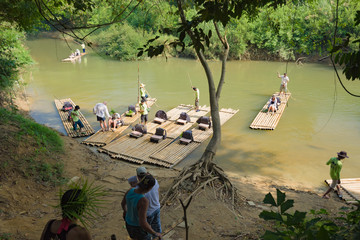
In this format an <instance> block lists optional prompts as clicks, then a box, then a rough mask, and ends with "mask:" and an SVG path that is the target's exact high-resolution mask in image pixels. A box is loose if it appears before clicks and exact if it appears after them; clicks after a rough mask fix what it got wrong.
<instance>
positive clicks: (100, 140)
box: [81, 98, 157, 147]
mask: <svg viewBox="0 0 360 240" xmlns="http://www.w3.org/2000/svg"><path fill="white" fill-rule="evenodd" d="M156 100H157V99H156V98H149V99H148V100H147V103H148V107H151V106H152V105H154V103H155V102H156ZM136 110H137V111H138V110H139V107H138V106H136ZM140 115H141V114H140V113H137V114H136V115H134V116H132V117H127V116H126V115H125V113H123V114H121V118H122V120H123V121H124V125H123V126H121V127H119V128H116V129H115V131H114V132H113V131H106V132H102V131H101V129H100V130H99V131H97V132H96V133H95V134H94V135H92V136H91V137H89V138H87V139H85V140H84V141H82V142H81V143H83V144H86V145H90V146H97V147H102V146H105V145H106V144H109V143H110V142H111V141H113V140H114V139H116V138H117V137H118V136H120V135H121V133H123V132H124V131H125V130H126V129H127V128H128V127H129V125H131V124H132V123H134V122H135V121H136V120H138V119H139V118H140Z"/></svg>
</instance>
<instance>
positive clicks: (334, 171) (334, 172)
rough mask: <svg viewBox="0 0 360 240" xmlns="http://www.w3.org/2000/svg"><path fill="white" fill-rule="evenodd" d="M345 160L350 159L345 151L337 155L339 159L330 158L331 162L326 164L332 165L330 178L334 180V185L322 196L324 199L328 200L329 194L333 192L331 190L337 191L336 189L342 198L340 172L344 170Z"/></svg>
mask: <svg viewBox="0 0 360 240" xmlns="http://www.w3.org/2000/svg"><path fill="white" fill-rule="evenodd" d="M345 158H349V157H348V155H347V153H346V152H345V151H340V152H338V153H337V157H333V158H330V160H329V161H328V162H327V163H326V165H330V176H331V179H332V183H331V185H330V186H329V189H328V190H327V191H326V192H325V193H324V195H323V196H322V197H323V198H326V199H328V198H329V195H328V194H329V193H330V192H331V190H335V187H336V189H337V193H338V196H339V198H342V194H341V191H340V183H341V181H340V172H341V168H342V160H344V159H345Z"/></svg>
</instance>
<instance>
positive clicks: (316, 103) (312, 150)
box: [26, 39, 360, 188]
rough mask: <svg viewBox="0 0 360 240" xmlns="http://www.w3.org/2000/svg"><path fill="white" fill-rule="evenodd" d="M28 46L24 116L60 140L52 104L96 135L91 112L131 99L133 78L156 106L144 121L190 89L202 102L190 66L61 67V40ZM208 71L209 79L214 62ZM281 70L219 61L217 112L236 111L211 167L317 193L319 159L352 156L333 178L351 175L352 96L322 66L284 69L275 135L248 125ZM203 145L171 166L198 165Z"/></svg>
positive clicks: (354, 168) (358, 161) (95, 60)
mask: <svg viewBox="0 0 360 240" xmlns="http://www.w3.org/2000/svg"><path fill="white" fill-rule="evenodd" d="M28 46H29V48H30V49H31V53H32V56H33V58H34V59H35V60H36V61H37V63H38V64H37V65H35V66H34V68H33V69H32V71H31V74H26V76H27V77H28V78H29V79H30V80H29V84H28V86H27V91H28V93H29V94H30V95H31V96H32V102H31V115H32V117H33V118H34V119H35V120H36V121H38V122H40V123H43V124H46V125H48V126H50V127H52V128H55V129H57V130H59V131H61V132H64V133H65V130H64V128H63V126H62V123H61V121H60V118H59V116H58V113H57V111H56V109H55V105H54V99H55V98H59V99H62V98H68V97H70V98H71V99H72V100H73V101H74V102H75V103H76V104H78V105H80V107H81V111H82V112H83V113H84V115H85V117H86V118H87V119H88V121H89V122H90V124H91V125H92V126H93V127H94V128H95V129H98V128H99V126H98V123H97V122H96V119H95V117H94V115H93V114H92V108H93V106H94V105H95V104H96V103H98V102H102V101H105V100H106V101H108V106H109V108H110V109H114V110H116V111H118V112H123V111H125V110H126V108H127V106H128V105H130V104H133V103H134V102H135V101H136V100H137V78H138V75H139V77H140V80H141V82H143V83H145V84H146V88H147V90H148V91H149V93H150V95H151V96H152V97H156V98H157V99H158V101H157V105H156V106H154V107H153V108H152V110H151V113H150V116H151V114H155V112H156V111H157V110H158V109H163V110H165V111H167V110H169V109H171V108H173V107H175V106H177V105H178V104H181V103H184V104H193V101H194V95H193V91H192V90H191V89H190V86H191V85H194V86H197V87H199V88H200V92H201V94H200V103H201V105H205V104H206V105H209V100H208V96H209V94H208V88H207V81H206V77H205V74H204V71H203V69H202V67H201V65H200V63H199V62H198V61H194V60H184V59H168V61H166V60H165V59H164V58H158V59H153V60H149V61H141V62H120V61H114V60H109V59H106V58H103V57H101V56H99V55H98V54H97V53H95V52H91V51H90V54H88V55H86V56H84V57H83V58H82V60H81V62H77V63H62V62H61V61H60V60H61V59H62V58H65V57H67V56H68V55H69V54H70V50H69V48H68V47H67V45H66V44H65V42H63V41H59V40H50V39H41V40H34V41H29V42H28ZM71 46H72V47H73V48H74V49H75V48H80V46H76V45H71ZM210 65H211V67H212V69H213V70H214V75H215V77H216V78H218V77H219V71H220V67H221V65H220V63H219V62H212V63H210ZM285 69H286V63H279V62H252V61H249V62H238V61H233V62H229V63H228V65H227V73H226V74H227V75H226V83H225V85H224V88H223V91H222V95H221V101H220V105H221V107H225V108H233V109H239V110H240V111H239V112H238V113H237V114H236V115H235V117H233V118H232V119H231V120H230V121H228V122H227V123H226V124H225V125H224V126H223V129H222V131H223V135H222V144H221V146H220V148H219V150H218V153H217V157H216V162H217V163H219V164H220V165H221V166H222V167H223V168H224V169H225V170H226V171H228V172H232V173H234V174H239V175H242V176H244V175H246V176H256V175H261V176H270V177H273V178H274V179H286V180H287V181H289V182H290V183H292V184H293V183H294V182H297V183H299V184H302V185H304V186H309V187H314V188H316V187H318V186H321V185H322V182H323V180H324V179H327V178H329V167H328V166H326V165H325V163H326V161H327V160H328V159H329V158H330V157H333V156H336V152H337V151H340V150H346V151H347V152H348V154H349V156H350V157H351V158H349V159H346V161H345V163H344V167H343V171H342V177H343V178H345V177H360V176H359V174H360V148H359V143H360V121H359V117H360V106H359V100H360V99H359V98H354V97H351V96H349V95H348V94H346V93H345V92H344V90H343V89H342V88H341V86H340V85H339V84H338V83H336V84H335V83H334V73H333V71H332V68H331V67H330V66H326V65H319V64H304V65H303V66H298V65H295V64H292V63H289V65H288V76H289V78H290V83H289V85H288V86H289V90H290V91H291V93H292V98H291V99H290V101H289V103H288V107H287V108H286V110H285V112H284V114H283V116H282V118H281V120H280V122H279V124H278V126H277V128H276V130H274V131H261V130H251V129H250V128H249V125H250V123H251V122H252V121H253V119H254V118H255V116H256V115H257V113H258V112H259V110H260V109H261V108H262V106H263V105H264V104H265V102H266V101H267V99H268V98H269V97H270V95H271V94H272V93H273V92H275V91H277V90H278V88H279V85H280V79H278V78H277V77H276V72H277V71H279V72H281V73H283V72H284V71H285ZM138 70H139V71H138ZM344 82H345V85H346V86H347V87H348V88H349V89H351V90H352V91H353V92H355V93H358V94H359V93H360V81H355V82H351V81H347V80H344ZM205 146H206V144H203V145H202V146H201V147H200V148H199V149H197V150H196V151H195V152H194V153H192V154H191V155H190V156H189V157H188V158H186V159H185V160H184V161H183V162H182V163H180V164H179V166H180V167H181V166H183V165H185V164H188V163H190V162H193V161H195V160H196V159H198V157H199V156H200V155H201V153H202V151H203V150H204V148H205Z"/></svg>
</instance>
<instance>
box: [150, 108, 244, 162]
mask: <svg viewBox="0 0 360 240" xmlns="http://www.w3.org/2000/svg"><path fill="white" fill-rule="evenodd" d="M238 111H239V110H233V109H221V110H220V111H219V114H220V124H221V125H223V124H224V123H225V122H227V121H228V120H229V119H230V118H232V117H233V116H234V115H235V114H236V113H237V112H238ZM192 132H193V137H194V141H193V142H191V143H189V144H188V145H184V144H180V140H179V139H178V140H176V141H174V142H173V143H171V144H170V145H169V146H167V147H165V148H163V149H161V150H160V151H157V152H155V153H154V154H152V155H150V158H151V159H153V160H155V161H157V162H158V163H162V164H163V165H165V163H166V166H167V167H173V166H175V165H176V164H177V163H179V162H180V161H182V160H183V159H184V158H185V157H187V156H188V155H189V154H190V153H192V152H193V151H194V150H195V149H196V148H198V147H199V146H200V145H201V143H203V142H204V141H206V140H207V139H208V138H209V137H210V136H211V135H212V134H213V129H212V127H211V128H210V129H208V130H205V131H203V130H200V129H199V128H198V127H196V128H194V129H193V130H192Z"/></svg>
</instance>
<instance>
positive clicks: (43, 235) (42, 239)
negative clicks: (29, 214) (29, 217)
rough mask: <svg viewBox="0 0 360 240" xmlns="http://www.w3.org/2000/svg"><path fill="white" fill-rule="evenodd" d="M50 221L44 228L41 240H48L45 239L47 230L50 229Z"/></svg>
mask: <svg viewBox="0 0 360 240" xmlns="http://www.w3.org/2000/svg"><path fill="white" fill-rule="evenodd" d="M50 221H51V220H50ZM50 221H48V222H47V223H46V225H45V227H44V230H43V232H42V234H41V237H40V240H46V239H44V237H45V232H46V230H47V229H48V227H49V224H50Z"/></svg>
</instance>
